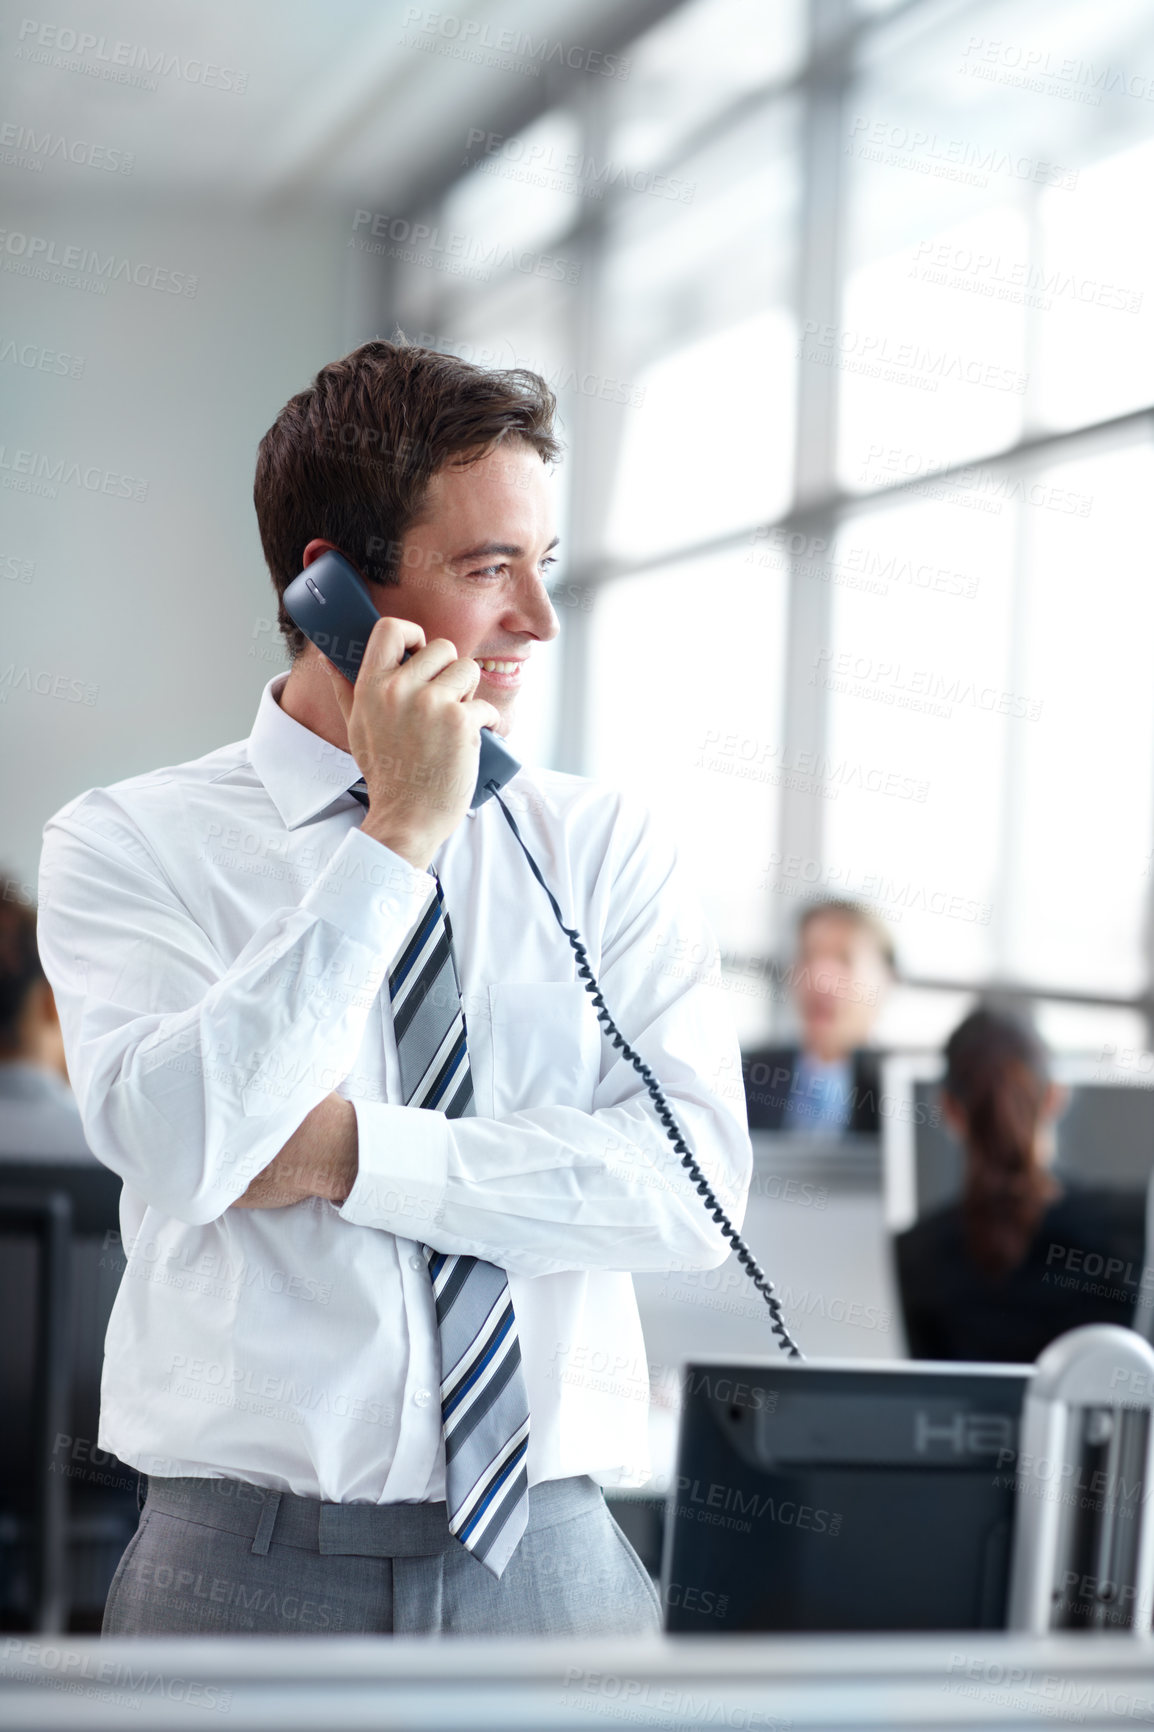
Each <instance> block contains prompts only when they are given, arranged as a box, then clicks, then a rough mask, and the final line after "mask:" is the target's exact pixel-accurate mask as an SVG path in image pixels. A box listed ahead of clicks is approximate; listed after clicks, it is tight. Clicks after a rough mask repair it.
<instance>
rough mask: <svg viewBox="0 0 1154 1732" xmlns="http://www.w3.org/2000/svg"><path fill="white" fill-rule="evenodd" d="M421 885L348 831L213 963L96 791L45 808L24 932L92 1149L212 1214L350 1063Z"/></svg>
mask: <svg viewBox="0 0 1154 1732" xmlns="http://www.w3.org/2000/svg"><path fill="white" fill-rule="evenodd" d="M382 853H383V854H384V856H385V858H386V869H385V870H384V871H382V870H381V857H382ZM428 892H429V878H428V875H427V874H426V873H423V872H419V871H417V870H416V869H415V868H414V867H412V866H411V865H409V863H408V862H407V861H405V860H402V859H400V857H399V856H397V855H394V854H393V853H392V852H391V851H390V850H388V849H383V848H382V844H381V843H379V842H377V841H375V840H374V839H373V838H371V837H369V836H366V835H365V834H364V833H363V832H362V831H361V830H360V829H359V828H353V829H351V830H350V831H349V832H348V833H347V835H345V836H344V837H343V838H342V840H341V841H340V843H339V845H338V846H337V848H336V849H335V851H334V852H333V854H332V855H331V857H330V859H329V860H328V862H327V863H326V864H325V866H324V867H323V869H322V870H321V871H320V872H319V873H318V874H317V876H316V877H315V879H314V880H313V882H312V883H311V884H310V885H309V886H308V888H307V890H306V891H305V893H304V895H303V896H302V898H301V899H300V901H299V903H298V904H296V905H295V906H291V907H290V906H286V907H284V908H281V909H279V910H277V911H276V912H275V913H273V914H272V915H271V916H270V917H269V918H268V919H266V920H265V921H264V922H263V923H262V924H261V925H260V926H259V928H258V929H257V930H256V931H254V932H253V933H252V936H251V937H250V939H249V940H248V942H247V943H246V944H245V945H244V948H243V949H242V950H241V951H240V953H239V954H238V955H237V956H236V957H235V958H234V959H233V960H232V961H231V962H229V963H228V964H227V965H226V962H225V960H224V959H223V958H222V957H221V956H220V955H219V954H218V953H217V951H216V949H215V948H214V946H213V944H212V943H211V941H210V939H209V937H208V935H207V934H206V932H205V931H204V930H203V928H202V926H201V924H199V923H198V921H197V919H196V918H195V917H194V915H193V913H192V912H191V911H190V910H189V908H188V907H187V906H185V904H184V903H183V902H182V900H181V898H180V896H179V895H178V894H177V893H176V891H175V889H174V888H173V885H172V884H171V883H170V881H169V879H168V877H167V876H166V874H165V872H164V870H163V868H162V866H161V865H160V863H159V862H158V861H157V859H156V858H155V857H154V855H153V853H152V852H151V850H150V849H149V847H148V845H147V841H146V840H145V839H144V838H143V837H142V835H141V834H140V832H139V830H138V829H137V827H136V825H135V824H134V822H133V821H132V819H131V818H130V817H129V816H128V815H127V814H125V813H124V812H122V811H121V810H120V808H119V806H118V804H117V802H116V800H115V798H114V797H113V796H111V795H110V794H109V792H108V791H106V790H99V789H98V790H93V791H91V792H90V793H88V794H86V795H82V796H80V797H79V798H78V799H77V800H74V801H72V802H71V803H70V804H69V805H68V806H65V807H64V808H62V810H61V811H60V812H58V813H57V814H56V815H55V816H54V817H53V818H51V819H49V821H48V823H47V824H46V825H45V827H44V833H43V848H42V852H41V864H40V881H39V917H38V940H39V948H40V955H41V960H42V962H43V965H44V971H45V974H46V976H47V978H48V981H49V984H50V985H51V987H52V990H53V993H54V996H55V998H56V1002H57V1006H58V1008H59V1012H60V1021H61V1030H62V1034H63V1041H64V1050H65V1057H66V1060H67V1064H68V1072H69V1079H70V1081H71V1084H72V1087H73V1090H74V1092H75V1095H76V1099H77V1104H78V1106H79V1109H80V1115H81V1120H82V1123H83V1127H84V1133H85V1137H86V1139H87V1141H88V1143H89V1146H90V1147H91V1149H92V1151H93V1153H94V1154H95V1155H96V1156H97V1158H98V1159H99V1160H100V1161H102V1162H103V1163H104V1164H105V1165H106V1166H108V1167H110V1168H111V1169H112V1170H113V1171H114V1172H116V1173H118V1174H119V1175H120V1177H121V1178H122V1179H123V1180H124V1182H125V1183H126V1184H127V1185H130V1186H131V1187H132V1188H133V1190H135V1191H136V1192H137V1193H138V1194H139V1195H140V1196H141V1197H143V1198H144V1200H145V1201H146V1202H148V1203H149V1204H151V1205H153V1206H154V1207H156V1208H158V1209H160V1210H162V1211H164V1212H165V1213H166V1214H169V1215H172V1216H174V1217H175V1218H176V1219H177V1220H181V1221H186V1222H190V1223H203V1222H206V1221H212V1220H215V1219H216V1218H217V1217H218V1216H219V1215H221V1214H222V1213H223V1212H224V1210H225V1209H226V1208H228V1207H229V1205H230V1204H231V1203H234V1202H235V1201H236V1199H237V1198H238V1197H240V1196H241V1195H242V1193H243V1192H244V1191H245V1189H246V1188H247V1186H248V1184H249V1182H250V1181H251V1180H252V1179H253V1178H254V1177H255V1175H256V1174H257V1173H258V1172H260V1171H261V1170H262V1168H264V1167H265V1166H267V1165H268V1163H269V1162H270V1161H271V1160H272V1159H273V1158H274V1156H275V1155H276V1154H277V1153H278V1152H279V1151H280V1149H281V1148H282V1147H283V1146H284V1144H285V1143H286V1142H287V1141H288V1139H289V1137H290V1136H291V1135H292V1133H293V1131H294V1130H296V1128H297V1127H298V1126H299V1125H300V1124H301V1122H302V1121H303V1119H304V1118H306V1117H307V1115H308V1114H309V1113H310V1112H311V1111H312V1109H313V1107H315V1106H316V1105H317V1104H318V1103H319V1102H320V1101H321V1100H323V1099H324V1098H325V1097H326V1096H327V1095H328V1094H329V1093H331V1092H332V1089H333V1087H334V1086H335V1083H334V1081H333V1079H334V1078H337V1079H341V1080H343V1079H344V1078H346V1077H347V1076H348V1074H349V1072H350V1071H351V1070H352V1068H353V1066H354V1064H355V1062H356V1056H357V1053H358V1050H359V1047H360V1044H361V1040H362V1038H363V1034H364V1027H365V1022H366V1019H367V1017H368V1015H369V1013H370V1011H371V1009H372V1007H373V1005H374V1002H375V1000H376V996H377V994H378V992H379V990H380V987H381V983H382V980H383V977H384V970H385V967H386V964H387V960H388V958H389V957H390V956H392V955H393V954H394V953H395V951H396V950H397V949H398V948H399V947H400V945H401V943H402V942H403V939H404V935H405V933H406V932H407V931H408V929H409V928H410V926H411V925H412V923H413V921H414V920H415V919H416V916H417V914H418V912H419V910H420V907H421V905H422V903H423V902H424V900H425V899H426V898H427V896H428ZM350 983H352V985H353V986H354V987H355V990H351V989H350ZM324 1078H327V1079H328V1080H321V1079H324Z"/></svg>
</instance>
